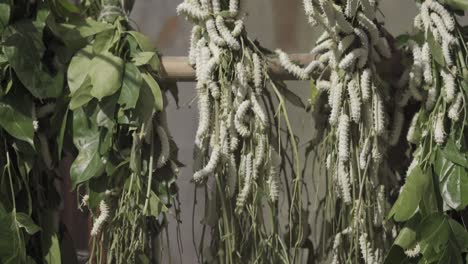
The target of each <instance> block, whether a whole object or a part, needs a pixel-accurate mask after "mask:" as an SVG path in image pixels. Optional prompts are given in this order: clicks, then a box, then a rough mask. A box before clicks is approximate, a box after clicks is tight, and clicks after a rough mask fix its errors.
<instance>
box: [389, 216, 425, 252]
mask: <svg viewBox="0 0 468 264" xmlns="http://www.w3.org/2000/svg"><path fill="white" fill-rule="evenodd" d="M420 222H421V217H420V214H417V215H415V216H414V217H413V218H411V219H410V220H409V221H408V222H407V223H406V224H405V226H404V227H403V228H402V229H401V230H400V233H399V234H398V236H397V238H396V239H395V242H394V244H395V245H398V246H400V247H401V248H403V249H404V250H406V249H408V248H412V247H413V246H414V244H415V242H416V230H417V228H418V225H419V224H420Z"/></svg>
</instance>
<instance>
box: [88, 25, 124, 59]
mask: <svg viewBox="0 0 468 264" xmlns="http://www.w3.org/2000/svg"><path fill="white" fill-rule="evenodd" d="M119 40H120V31H119V30H116V29H113V30H106V31H103V32H100V33H99V34H97V35H96V37H95V38H94V42H93V50H94V52H95V53H102V52H105V51H108V50H109V49H110V48H111V47H112V46H113V45H114V44H115V43H117V42H118V41H119Z"/></svg>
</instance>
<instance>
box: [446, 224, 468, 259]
mask: <svg viewBox="0 0 468 264" xmlns="http://www.w3.org/2000/svg"><path fill="white" fill-rule="evenodd" d="M449 225H450V229H451V231H452V237H453V240H454V242H456V243H457V245H458V248H460V249H461V250H462V251H464V252H467V251H468V231H467V230H466V228H464V227H463V226H462V225H461V224H459V223H458V222H457V221H455V220H453V219H449Z"/></svg>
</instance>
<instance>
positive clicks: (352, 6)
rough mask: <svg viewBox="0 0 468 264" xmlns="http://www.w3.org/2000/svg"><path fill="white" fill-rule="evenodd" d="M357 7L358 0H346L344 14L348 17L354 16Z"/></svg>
mask: <svg viewBox="0 0 468 264" xmlns="http://www.w3.org/2000/svg"><path fill="white" fill-rule="evenodd" d="M358 7H359V1H358V0H346V9H345V15H346V16H347V17H349V18H352V17H354V15H355V14H356V11H357V9H358Z"/></svg>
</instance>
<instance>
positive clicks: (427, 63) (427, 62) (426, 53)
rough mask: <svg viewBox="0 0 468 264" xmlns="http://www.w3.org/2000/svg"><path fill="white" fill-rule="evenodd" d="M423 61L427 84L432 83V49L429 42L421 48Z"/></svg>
mask: <svg viewBox="0 0 468 264" xmlns="http://www.w3.org/2000/svg"><path fill="white" fill-rule="evenodd" d="M421 56H422V58H421V59H422V63H423V71H424V73H423V77H424V81H425V82H426V83H427V84H432V63H431V50H430V48H429V44H428V43H427V42H425V43H424V45H423V46H422V49H421Z"/></svg>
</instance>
